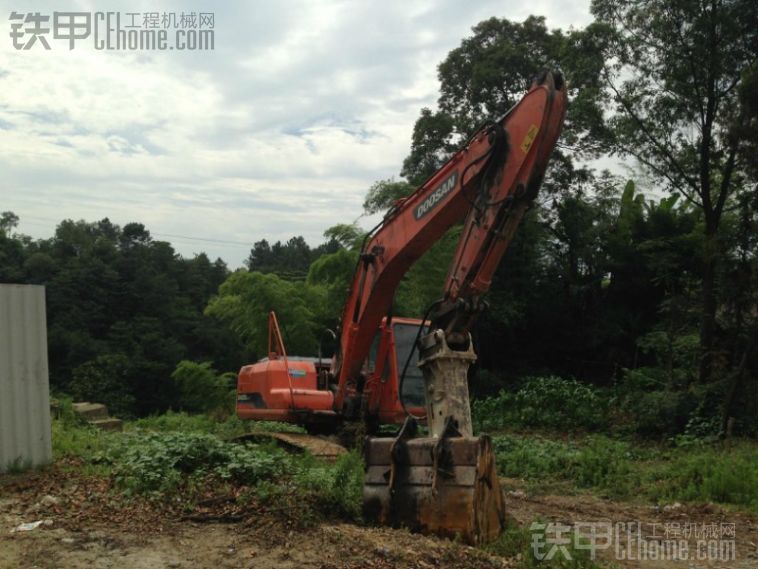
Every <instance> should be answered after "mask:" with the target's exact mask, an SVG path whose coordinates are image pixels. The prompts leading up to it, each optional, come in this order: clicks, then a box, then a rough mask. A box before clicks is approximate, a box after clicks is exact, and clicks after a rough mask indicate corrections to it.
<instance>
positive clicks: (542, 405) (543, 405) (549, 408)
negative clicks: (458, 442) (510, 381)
mask: <svg viewBox="0 0 758 569" xmlns="http://www.w3.org/2000/svg"><path fill="white" fill-rule="evenodd" d="M472 411H473V418H474V425H475V427H477V428H478V429H480V430H496V429H503V428H507V427H549V428H559V429H570V428H586V429H597V428H599V427H602V426H603V425H604V424H605V422H606V412H607V402H606V401H605V400H604V399H603V398H602V397H601V396H600V395H599V393H598V391H597V390H595V389H593V388H592V387H589V386H587V385H584V384H582V383H579V382H578V381H575V380H571V379H563V378H560V377H555V376H547V377H530V378H527V379H526V380H525V381H524V384H523V385H522V387H521V388H520V389H519V390H518V391H517V392H516V393H510V392H508V391H505V390H503V391H501V392H500V394H499V395H497V396H496V397H488V398H486V399H482V400H478V401H474V403H473V405H472Z"/></svg>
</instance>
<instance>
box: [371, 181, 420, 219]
mask: <svg viewBox="0 0 758 569" xmlns="http://www.w3.org/2000/svg"><path fill="white" fill-rule="evenodd" d="M415 189H416V188H415V187H414V186H413V185H412V184H409V183H408V182H406V181H404V180H399V181H395V180H394V179H393V178H388V179H387V180H379V181H378V182H375V183H374V185H373V186H371V187H370V188H369V190H368V193H367V194H366V199H365V200H363V211H364V213H366V214H368V215H373V214H375V213H379V212H383V211H386V210H388V209H389V208H390V207H392V205H393V204H394V203H395V202H396V201H397V200H399V199H401V198H404V197H407V196H408V195H410V194H411V193H413V190H415Z"/></svg>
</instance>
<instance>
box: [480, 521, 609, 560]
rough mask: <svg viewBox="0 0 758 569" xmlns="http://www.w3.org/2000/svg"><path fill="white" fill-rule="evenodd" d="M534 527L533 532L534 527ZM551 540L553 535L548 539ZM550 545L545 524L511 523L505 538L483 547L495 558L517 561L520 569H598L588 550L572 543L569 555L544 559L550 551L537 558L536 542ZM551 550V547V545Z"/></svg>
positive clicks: (504, 534) (569, 544)
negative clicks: (496, 556)
mask: <svg viewBox="0 0 758 569" xmlns="http://www.w3.org/2000/svg"><path fill="white" fill-rule="evenodd" d="M532 527H533V528H534V530H532V529H531V528H532ZM548 537H550V536H548ZM540 542H541V543H548V542H547V541H546V536H545V524H544V523H541V522H539V521H536V522H535V523H534V524H529V526H525V527H519V526H518V525H516V524H514V523H509V524H508V526H507V527H506V529H505V531H504V532H503V533H502V535H501V536H500V537H499V538H498V539H497V540H495V541H494V542H492V543H490V544H488V545H486V546H484V549H485V551H489V552H490V553H493V554H495V555H499V556H501V557H506V558H509V559H516V562H517V565H516V567H517V568H518V569H599V568H600V566H599V565H598V564H597V563H595V562H594V561H593V560H592V559H591V556H590V552H589V551H588V550H587V549H579V548H577V546H576V544H575V543H574V541H573V540H571V541H570V542H569V543H568V544H566V545H565V546H564V547H565V551H566V552H567V553H568V556H566V555H565V554H564V553H563V552H562V551H557V552H556V553H555V554H554V555H553V556H552V558H551V559H546V558H542V557H543V555H547V551H541V552H540V558H539V559H538V557H537V555H535V549H534V547H533V544H534V543H540ZM548 547H549V546H548Z"/></svg>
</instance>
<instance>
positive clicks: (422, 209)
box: [413, 171, 458, 221]
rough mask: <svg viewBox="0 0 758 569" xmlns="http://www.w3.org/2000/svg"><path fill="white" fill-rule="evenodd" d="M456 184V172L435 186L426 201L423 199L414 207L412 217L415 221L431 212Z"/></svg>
mask: <svg viewBox="0 0 758 569" xmlns="http://www.w3.org/2000/svg"><path fill="white" fill-rule="evenodd" d="M457 183H458V172H457V171H456V172H453V173H452V174H450V175H449V176H448V177H447V178H445V181H443V182H442V183H441V184H440V185H439V186H437V189H436V190H434V191H433V192H432V193H431V194H429V195H428V196H427V197H426V199H424V201H422V202H421V203H420V204H418V205H417V206H416V209H415V210H414V211H413V215H414V217H415V218H416V221H418V220H419V219H421V218H422V217H424V216H425V215H426V214H427V213H429V212H430V211H432V210H433V209H434V208H435V207H436V206H437V205H438V204H439V203H440V202H441V201H442V200H443V199H444V198H445V196H447V195H448V194H449V193H450V192H452V191H453V190H454V189H455V186H456V184H457Z"/></svg>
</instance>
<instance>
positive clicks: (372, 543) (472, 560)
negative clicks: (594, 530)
mask: <svg viewBox="0 0 758 569" xmlns="http://www.w3.org/2000/svg"><path fill="white" fill-rule="evenodd" d="M519 486H520V482H519V481H513V480H509V481H507V487H508V488H509V489H510V490H509V492H508V495H507V507H508V515H509V517H510V519H511V521H512V522H513V523H518V524H520V525H522V526H524V525H526V526H529V525H530V524H531V523H532V522H533V521H534V520H536V519H540V520H542V521H543V522H551V521H552V522H556V523H559V524H566V525H568V524H573V523H576V522H588V521H592V522H610V523H617V522H631V521H640V522H641V523H642V524H643V527H644V528H646V529H647V530H650V529H651V528H653V527H656V528H657V531H653V533H657V534H659V535H660V536H661V538H663V537H664V536H665V533H666V531H671V530H672V528H678V529H679V530H682V531H683V530H684V528H687V527H691V528H692V527H702V524H708V526H709V527H713V526H712V524H717V526H718V527H721V524H735V526H734V528H735V542H736V559H735V560H734V561H731V560H729V561H726V562H714V561H697V560H671V559H668V560H666V561H650V560H648V561H643V562H640V561H637V560H629V559H624V560H616V559H615V557H616V554H615V552H614V549H615V547H614V545H610V546H609V547H608V548H607V549H603V550H600V551H599V554H600V555H601V559H603V560H604V562H608V561H609V560H613V562H615V563H617V564H618V566H620V567H625V568H626V567H642V568H650V569H668V568H676V569H683V568H686V569H699V568H706V567H708V568H711V567H729V568H736V569H758V519H756V518H755V517H753V516H749V515H747V514H744V513H739V512H732V511H727V510H724V509H722V508H720V507H717V506H714V505H712V504H703V505H687V506H681V505H674V506H668V507H665V508H662V507H655V506H653V505H643V504H637V505H634V504H629V503H620V502H613V501H608V500H603V499H600V498H598V497H595V496H591V495H536V496H531V495H527V494H526V493H525V492H524V490H523V489H520V488H519ZM188 517H190V518H191V516H186V515H183V514H182V513H181V512H180V511H174V510H168V511H167V510H165V509H160V510H158V509H155V508H154V507H153V506H151V505H150V504H149V503H146V502H140V501H132V502H129V503H128V505H125V503H124V502H122V501H120V500H119V499H118V498H116V497H114V496H113V494H112V493H110V492H109V489H108V484H107V482H106V481H104V480H102V479H98V478H94V477H86V476H79V475H77V474H72V473H70V472H63V471H61V470H60V469H56V468H52V469H49V470H47V471H43V472H37V473H34V474H32V475H25V476H22V475H16V476H5V477H0V569H15V568H24V569H26V568H74V569H79V568H81V569H101V568H103V569H104V568H140V569H158V568H172V569H185V568H186V569H190V568H192V569H196V568H205V567H209V568H214V569H220V568H232V567H233V568H247V567H255V568H261V569H269V568H271V569H273V568H277V569H289V568H292V569H294V568H313V569H351V568H356V569H358V568H366V569H373V568H394V567H398V568H406V567H407V568H419V569H428V568H433V567H440V568H456V569H459V568H460V569H469V568H470V569H479V568H490V567H492V568H496V567H516V566H517V565H518V559H516V558H510V559H509V558H504V557H499V556H496V555H490V554H487V553H485V552H483V551H481V550H479V549H475V548H471V547H467V546H464V545H461V544H457V543H453V542H451V541H448V540H442V539H436V538H431V537H424V536H419V535H412V534H410V533H408V532H406V531H404V530H392V529H387V528H372V527H363V526H358V525H353V524H346V523H324V524H320V525H316V526H315V527H309V528H305V529H304V528H301V527H296V526H295V527H293V526H292V524H291V522H284V521H282V519H281V518H279V517H277V516H276V514H275V513H272V512H265V513H259V512H256V511H251V512H247V515H245V516H244V517H242V518H240V517H239V516H229V517H228V518H226V521H225V522H223V523H219V521H218V520H223V519H225V518H224V516H216V517H215V518H214V517H208V519H207V520H206V521H205V522H203V523H199V522H197V521H189V520H188V519H187V518H188ZM211 519H215V520H216V521H215V522H214V523H209V520H211ZM40 520H44V521H45V523H43V524H41V525H40V526H39V527H37V528H36V529H34V530H31V531H13V530H14V529H16V528H17V527H18V526H19V525H20V524H22V523H24V522H33V521H40ZM230 520H233V521H230ZM666 524H668V525H666ZM675 524H679V525H678V526H677V525H675ZM667 528H668V529H667ZM647 533H649V532H647ZM694 537H695V536H694V535H693V536H691V538H692V539H694ZM622 545H623V546H626V543H625V542H623V540H622ZM693 546H694V544H693Z"/></svg>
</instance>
